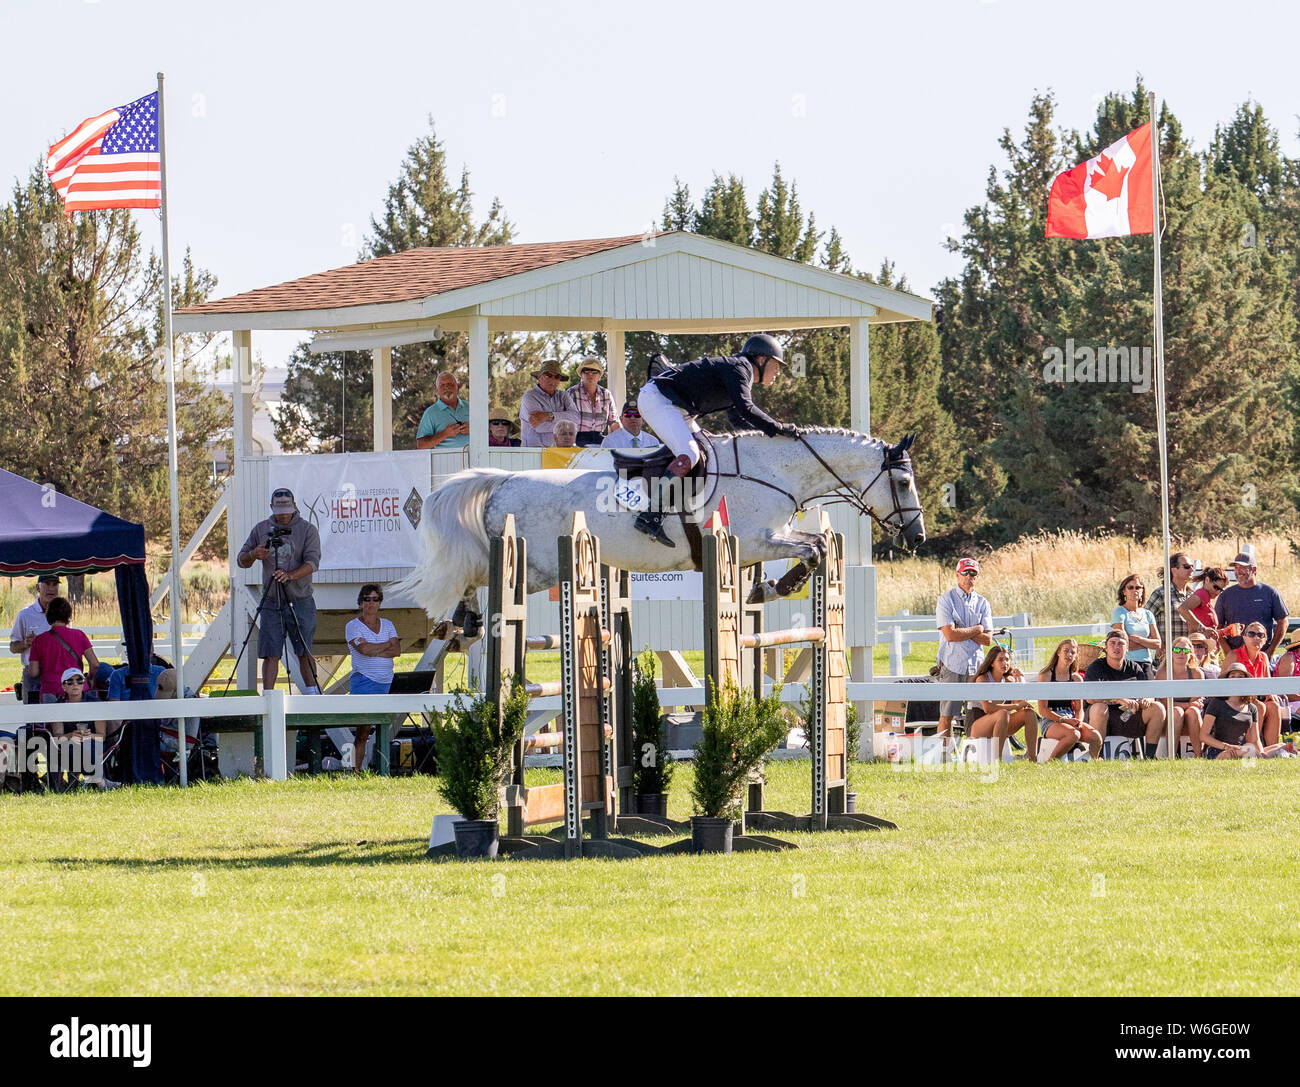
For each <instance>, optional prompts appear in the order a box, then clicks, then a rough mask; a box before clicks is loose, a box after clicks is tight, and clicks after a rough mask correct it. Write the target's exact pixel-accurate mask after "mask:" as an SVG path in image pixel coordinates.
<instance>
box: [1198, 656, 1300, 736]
mask: <svg viewBox="0 0 1300 1087" xmlns="http://www.w3.org/2000/svg"><path fill="white" fill-rule="evenodd" d="M1249 675H1250V671H1249V669H1248V668H1247V666H1246V665H1244V664H1242V663H1241V662H1240V661H1237V662H1235V663H1233V664H1231V665H1229V666H1228V667H1227V668H1225V669H1224V670H1223V676H1222V678H1223V679H1246V678H1247V677H1248V676H1249ZM1268 705H1269V703H1267V702H1265V700H1263V699H1261V698H1259V697H1257V696H1256V695H1253V694H1245V695H1229V696H1228V697H1227V698H1211V699H1210V701H1209V703H1208V704H1207V705H1206V707H1205V727H1204V729H1203V730H1202V737H1201V740H1202V749H1201V754H1202V755H1204V756H1205V757H1206V758H1207V759H1241V758H1245V757H1246V756H1248V755H1253V754H1256V753H1258V754H1260V755H1262V756H1263V757H1264V758H1266V759H1268V758H1272V757H1273V756H1275V755H1279V754H1281V753H1282V752H1283V751H1284V748H1283V746H1282V745H1281V744H1278V743H1274V744H1269V743H1266V742H1265V743H1261V742H1260V733H1259V722H1260V718H1261V717H1262V716H1263V715H1264V714H1266V713H1267V712H1268Z"/></svg>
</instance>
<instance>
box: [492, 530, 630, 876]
mask: <svg viewBox="0 0 1300 1087" xmlns="http://www.w3.org/2000/svg"><path fill="white" fill-rule="evenodd" d="M558 547H559V560H560V586H559V589H560V632H559V633H558V634H533V635H529V634H528V633H527V632H526V629H525V627H526V623H527V613H528V562H527V550H528V545H527V541H526V540H524V539H523V538H522V537H520V536H519V535H518V534H517V533H516V531H515V523H514V516H513V515H507V517H506V522H505V525H504V527H503V530H502V534H501V536H499V537H495V538H494V539H493V540H492V543H491V557H490V564H491V565H490V569H491V571H492V580H491V583H490V585H489V587H488V611H487V615H486V617H485V618H486V627H485V641H486V646H485V648H486V656H487V684H486V689H487V691H488V693H489V696H490V697H495V698H497V699H498V705H499V704H500V703H501V701H502V700H503V699H504V695H505V694H506V691H505V683H506V680H507V677H508V676H511V675H513V676H517V677H518V678H519V679H520V680H522V681H523V682H524V687H525V690H526V691H527V693H528V694H529V695H530V696H531V697H534V698H537V697H547V696H556V695H558V696H559V697H560V700H561V721H562V726H563V727H562V729H561V732H560V733H559V734H558V735H557V737H556V738H555V739H551V738H549V737H548V738H547V739H544V740H543V739H540V738H539V737H538V736H531V737H525V738H524V739H523V740H522V741H521V742H520V743H519V744H518V745H517V746H516V748H515V753H514V760H513V767H512V773H511V782H510V785H508V786H507V788H506V824H507V836H508V838H509V839H514V840H516V842H522V841H523V840H524V839H523V834H524V828H525V827H528V826H533V825H536V824H538V823H551V822H557V821H562V822H563V823H564V855H565V856H570V857H572V856H580V855H581V853H582V841H583V840H582V830H583V817H584V815H586V816H587V817H588V819H589V823H590V830H591V836H592V838H593V839H607V838H608V837H609V835H610V834H611V832H613V831H615V830H616V829H617V816H616V814H615V804H614V794H615V792H617V793H618V795H619V799H620V800H621V801H624V802H626V801H628V800H630V793H631V786H632V768H631V765H630V761H629V759H630V755H631V749H632V745H631V612H630V609H629V607H628V583H629V579H628V575H627V574H626V573H625V572H620V571H617V570H611V569H610V568H609V567H607V566H602V565H601V563H600V542H599V541H598V540H597V539H596V538H595V537H594V536H593V535H592V534H591V533H590V532H589V531H588V530H587V526H586V521H585V519H584V518H583V516H582V514H581V513H577V514H575V515H574V520H573V531H572V533H571V534H570V535H568V536H561V537H560V539H559V541H558ZM554 649H558V650H559V651H560V673H561V678H560V679H559V680H557V681H552V682H547V683H536V682H531V683H530V682H528V679H527V666H526V657H527V654H528V653H529V652H540V651H544V650H554ZM560 743H562V744H563V748H564V754H563V765H564V780H563V782H562V783H560V784H556V785H542V786H533V787H531V788H529V787H527V786H526V785H525V784H524V754H525V751H526V750H527V749H528V748H530V747H534V748H537V747H548V746H549V747H555V746H558V745H559V744H560ZM624 810H626V808H624ZM503 848H506V844H505V840H503Z"/></svg>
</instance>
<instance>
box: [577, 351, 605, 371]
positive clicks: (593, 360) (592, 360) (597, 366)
mask: <svg viewBox="0 0 1300 1087" xmlns="http://www.w3.org/2000/svg"><path fill="white" fill-rule="evenodd" d="M584 370H595V371H596V372H597V373H601V374H603V373H604V372H605V360H604V359H602V358H601V357H600V356H599V355H584V356H583V357H582V358H581V359H580V360H579V362H578V373H580V374H581V373H582V372H583V371H584Z"/></svg>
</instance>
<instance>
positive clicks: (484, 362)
mask: <svg viewBox="0 0 1300 1087" xmlns="http://www.w3.org/2000/svg"><path fill="white" fill-rule="evenodd" d="M490 346H491V341H490V339H489V337H488V319H487V318H486V317H481V316H474V317H471V318H470V319H469V396H468V397H466V399H467V400H468V401H469V464H470V467H471V468H481V467H483V466H484V465H486V464H487V462H488V415H489V414H491V411H492V408H491V404H490V403H489V397H490V396H491V389H490V388H489V387H488V383H489V381H490V380H491V374H492V370H491V365H490V360H489V359H488V352H489V348H490Z"/></svg>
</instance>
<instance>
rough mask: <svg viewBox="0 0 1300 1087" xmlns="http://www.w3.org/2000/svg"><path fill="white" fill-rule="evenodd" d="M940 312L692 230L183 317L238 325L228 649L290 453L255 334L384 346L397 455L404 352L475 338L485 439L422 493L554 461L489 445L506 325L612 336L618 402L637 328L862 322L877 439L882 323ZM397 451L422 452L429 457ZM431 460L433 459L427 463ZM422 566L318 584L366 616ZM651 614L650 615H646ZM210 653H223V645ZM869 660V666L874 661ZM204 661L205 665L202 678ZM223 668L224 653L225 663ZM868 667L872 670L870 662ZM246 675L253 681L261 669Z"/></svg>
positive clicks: (268, 293)
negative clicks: (271, 404) (260, 417)
mask: <svg viewBox="0 0 1300 1087" xmlns="http://www.w3.org/2000/svg"><path fill="white" fill-rule="evenodd" d="M932 307H933V303H932V302H931V301H929V300H928V299H925V298H920V297H918V296H916V295H912V294H907V293H905V292H902V291H896V290H890V289H888V288H886V287H881V286H878V285H877V284H874V283H870V282H867V281H865V280H862V279H858V278H856V277H854V276H849V275H843V274H838V273H834V272H829V271H826V270H825V269H821V268H816V267H812V266H810V265H807V264H801V263H799V262H797V261H791V260H785V259H783V258H781V257H775V256H771V255H770V254H767V253H761V252H758V251H757V250H754V249H747V248H745V247H743V246H738V245H732V244H730V243H728V242H722V241H717V240H715V239H713V238H706V237H703V236H700V235H697V234H691V233H689V232H686V231H670V232H666V233H658V234H655V233H650V234H645V235H630V236H627V237H621V238H597V239H589V240H584V241H568V242H545V243H535V244H527V245H505V246H487V247H482V248H431V249H413V250H408V251H406V252H403V253H397V254H394V255H392V256H387V257H379V258H376V259H374V260H368V261H361V262H358V263H356V264H351V265H347V266H346V267H343V268H335V269H332V270H330V271H326V272H320V273H317V274H315V275H310V276H306V277H303V278H301V279H295V280H290V281H288V282H286V283H281V284H278V285H276V286H273V287H264V288H261V289H258V290H253V291H247V292H245V293H243V294H237V295H233V296H231V297H229V298H222V299H216V300H213V301H210V302H205V303H202V304H201V305H197V306H191V307H188V308H186V309H182V310H178V311H177V312H176V315H175V329H176V332H177V333H178V334H181V333H189V332H230V333H231V334H232V337H233V364H234V366H233V369H234V382H235V385H234V419H235V437H234V446H235V473H234V478H233V480H232V483H231V486H230V488H228V490H227V494H226V496H225V499H224V501H225V502H226V503H227V506H226V509H227V512H228V518H227V522H228V533H229V538H230V546H231V557H232V561H231V567H230V569H231V585H232V594H231V600H232V601H234V602H235V603H234V606H233V607H232V608H231V615H230V619H231V625H230V627H229V630H230V640H229V641H228V642H227V643H226V644H231V645H234V646H235V647H238V646H239V645H240V644H241V643H242V642H243V638H244V634H245V633H246V631H247V629H248V623H249V621H250V615H251V612H252V609H253V607H255V604H256V595H255V593H253V592H252V590H253V589H255V588H257V587H259V586H260V580H259V578H258V576H257V570H256V569H253V570H251V571H242V570H239V569H238V567H236V566H235V565H234V562H233V556H234V553H235V551H236V550H237V549H238V547H239V545H240V544H241V543H242V542H243V540H244V539H245V537H246V536H247V534H248V532H249V531H250V530H251V528H252V525H253V524H255V523H256V522H257V521H259V520H261V519H262V518H264V517H265V516H267V509H266V504H267V500H268V495H269V489H268V485H269V481H270V479H271V478H272V476H273V475H275V471H276V465H274V464H273V463H271V462H274V461H276V460H277V459H279V458H275V457H267V456H259V455H256V454H255V452H254V447H253V444H252V434H251V420H252V414H253V405H252V390H251V377H252V352H253V333H254V332H255V331H258V330H264V329H301V330H303V331H304V332H311V333H313V334H314V338H313V340H312V348H313V350H317V351H340V350H348V351H364V350H369V351H370V352H371V354H372V367H373V379H374V449H375V450H376V451H378V452H385V451H391V450H392V448H393V436H392V387H391V377H390V371H391V357H392V348H393V347H394V346H397V345H400V344H408V343H418V342H423V341H431V340H437V339H438V338H439V337H440V336H441V334H442V333H443V332H464V333H467V334H468V338H469V366H470V376H469V394H468V397H467V399H468V401H469V404H470V413H471V415H470V420H471V421H470V444H469V446H468V448H467V449H466V450H455V451H450V452H439V451H438V450H436V449H434V450H430V451H427V452H425V453H421V454H418V457H419V462H418V465H417V470H416V472H415V475H416V476H419V477H420V478H418V479H414V480H413V486H414V489H415V491H416V492H417V493H427V490H428V488H429V487H431V486H436V484H437V483H438V482H439V481H440V479H441V478H442V477H445V476H446V475H448V474H450V473H451V472H454V471H457V470H459V469H460V468H461V467H463V466H464V465H465V464H467V463H468V464H469V465H494V466H497V467H502V468H511V469H518V468H528V467H538V466H540V463H541V451H540V450H527V449H513V450H505V449H490V448H489V447H488V444H487V430H488V427H487V419H488V412H489V404H490V396H489V395H488V389H489V384H490V365H489V348H490V343H491V335H492V334H493V333H497V332H596V331H600V332H603V333H604V334H605V337H606V342H607V345H608V351H607V354H608V364H609V370H608V375H609V376H608V382H609V387H610V390H611V392H612V393H613V394H614V399H615V402H620V401H621V400H622V399H623V397H624V393H625V389H626V366H627V359H626V353H625V350H624V337H625V335H626V333H628V332H630V331H650V332H659V333H670V332H671V333H677V334H690V333H695V334H716V333H720V332H759V331H769V332H780V331H782V330H788V329H800V328H824V327H837V326H838V327H842V326H845V325H847V326H848V329H849V343H850V362H851V368H850V384H849V389H848V397H849V402H850V412H849V414H850V420H851V425H852V426H853V427H854V428H855V429H857V430H862V431H866V432H870V429H871V405H870V392H869V389H870V382H869V372H870V370H869V364H870V359H869V346H868V329H869V327H870V326H871V325H872V324H876V323H888V322H898V321H928V320H930V319H931V313H932ZM362 456H364V454H363V455H362ZM395 456H399V457H402V458H414V457H416V456H417V454H413V453H402V454H395ZM424 458H428V463H427V470H426V469H425V467H423V465H424V463H425V462H424ZM323 459H328V458H323ZM403 463H415V462H413V461H412V462H408V461H406V460H403ZM832 517H833V521H834V523H835V525H836V528H837V529H838V530H839V531H843V532H844V533H845V537H846V540H845V543H846V558H847V560H848V562H849V563H850V564H854V565H856V566H858V567H869V564H870V561H871V543H870V541H871V531H870V524H869V523H867V522H865V521H863V520H861V519H860V518H859V517H858V516H857V515H856V514H854V513H852V512H851V511H846V508H845V507H842V506H839V507H834V509H833V512H832ZM214 519H215V518H210V519H209V521H211V520H214ZM406 572H407V568H404V567H400V566H391V565H385V564H384V563H383V562H381V561H377V562H375V563H372V564H368V565H367V564H360V565H357V566H355V567H350V568H344V569H331V570H322V571H321V572H320V573H318V575H317V576H316V577H315V579H314V581H315V584H316V587H317V588H316V596H317V601H318V606H319V607H321V608H322V609H323V611H326V612H329V611H334V612H339V613H340V614H341V613H342V612H344V611H346V612H348V613H351V611H352V609H353V607H354V602H355V592H356V587H357V586H358V585H359V584H361V583H364V582H366V581H379V582H383V581H386V580H396V579H397V578H400V577H401V576H403V575H404V574H405V573H406ZM873 573H874V571H870V574H873ZM870 574H868V575H867V576H866V577H865V578H861V577H860V578H859V581H860V582H861V583H862V585H863V586H865V587H864V588H863V590H862V592H863V594H864V597H863V599H862V600H861V605H862V606H861V607H860V608H859V611H860V612H861V611H865V610H869V611H870V616H866V615H861V614H860V615H859V621H853V620H851V621H850V631H849V643H850V645H853V646H866V645H870V644H873V643H874V640H875V623H874V614H875V609H874V604H875V594H874V578H873V577H871V576H870ZM868 582H869V584H867V583H868ZM240 585H242V586H245V587H246V588H247V589H248V590H249V591H246V592H242V593H236V592H235V591H234V589H235V587H236V586H240ZM852 588H853V586H852V584H851V585H850V590H852ZM865 595H869V597H870V600H869V602H868V601H867V600H866V599H865ZM645 603H646V604H647V605H653V604H657V603H660V602H655V601H650V602H645ZM664 603H665V604H666V603H667V602H664ZM680 603H682V604H688V603H689V602H680ZM850 607H851V608H852V607H853V602H852V600H851V601H850ZM698 609H699V605H698V603H695V605H694V608H690V607H686V608H685V610H681V611H680V614H677V610H680V609H677V610H675V609H673V608H671V607H664V608H660V609H657V610H656V611H655V613H654V616H653V623H652V625H653V627H654V632H655V637H653V638H648V639H642V640H641V641H638V643H637V644H643V642H644V641H650V642H651V644H652V647H653V648H658V646H655V645H654V644H653V643H654V642H657V641H661V640H667V644H669V645H673V646H675V647H676V648H679V649H683V648H690V647H691V646H692V645H694V644H695V643H696V642H698V641H699V626H700V623H699V620H698V619H697V618H692V616H693V615H696V614H697V613H698ZM643 613H644V609H643ZM385 614H388V609H387V604H386V609H385ZM850 614H852V612H850ZM407 618H408V619H409V620H410V622H408V628H409V627H410V626H411V624H413V623H417V622H418V620H417V619H416V618H415V617H414V616H408V617H407ZM420 618H422V617H420ZM635 618H636V617H635V613H634V622H635ZM647 621H650V620H649V618H648V619H647ZM336 625H338V627H339V630H338V632H334V631H333V630H332V627H331V626H330V624H329V623H328V622H326V620H325V618H324V616H323V617H322V634H323V637H324V638H325V641H326V643H328V644H331V645H332V644H333V642H332V641H331V639H333V638H334V637H335V634H336V633H340V634H341V624H336ZM692 626H693V627H694V634H693V637H692V635H691V627H692ZM399 629H400V628H399ZM426 633H427V628H426ZM638 637H640V635H638ZM674 639H675V640H674ZM222 640H225V639H222ZM319 642H320V638H319V637H318V643H319ZM335 648H338V647H337V646H335ZM207 655H208V656H209V657H210V656H211V649H209V651H208V654H207ZM857 656H858V657H861V656H864V655H862V654H859V655H857ZM865 656H866V657H867V660H868V667H869V654H866V655H865ZM204 663H207V662H206V661H203V662H200V669H199V671H200V672H202V664H204ZM215 663H216V661H215V659H213V660H212V661H211V664H210V665H208V667H209V670H210V667H211V665H213V664H215ZM854 672H855V673H862V669H860V668H858V667H857V666H856V663H855V668H854ZM864 674H869V672H867V673H864ZM245 675H246V677H247V678H250V679H251V676H252V672H251V668H250V669H249V671H248V672H246V673H245Z"/></svg>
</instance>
